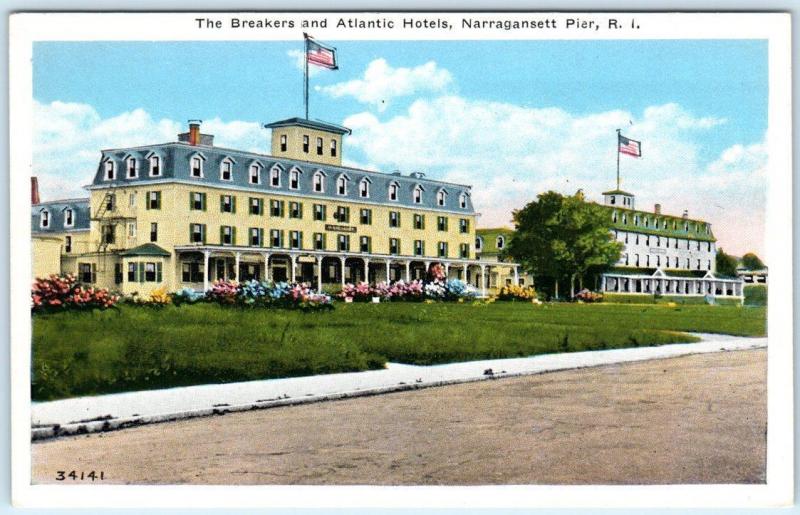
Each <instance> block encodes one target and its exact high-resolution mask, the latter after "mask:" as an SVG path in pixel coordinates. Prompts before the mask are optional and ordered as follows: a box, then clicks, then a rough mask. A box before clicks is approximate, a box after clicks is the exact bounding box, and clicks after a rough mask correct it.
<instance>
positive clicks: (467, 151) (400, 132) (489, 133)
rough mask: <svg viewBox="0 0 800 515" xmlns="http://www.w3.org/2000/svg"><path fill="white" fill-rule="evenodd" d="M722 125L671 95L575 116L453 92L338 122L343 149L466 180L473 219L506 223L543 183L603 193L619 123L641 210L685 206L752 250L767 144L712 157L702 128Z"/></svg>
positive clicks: (627, 181)
mask: <svg viewBox="0 0 800 515" xmlns="http://www.w3.org/2000/svg"><path fill="white" fill-rule="evenodd" d="M630 121H632V122H633V125H631V124H630ZM723 123H725V120H723V119H718V118H713V117H698V116H696V115H694V114H693V113H690V112H688V111H687V110H685V109H684V108H682V107H681V106H679V105H677V104H665V105H659V106H652V107H649V108H647V109H645V110H644V112H643V113H642V114H641V116H637V115H635V114H634V113H630V112H626V111H607V112H601V113H592V114H588V115H574V114H571V113H569V112H567V111H564V110H562V109H558V108H544V109H536V108H525V107H520V106H516V105H511V104H506V103H499V102H484V101H475V100H468V99H464V98H461V97H457V96H442V97H438V98H435V99H430V100H417V101H415V102H414V103H413V104H412V105H411V106H410V107H409V108H408V110H407V111H406V112H405V113H403V114H401V115H398V116H394V117H391V118H388V119H385V120H382V119H380V118H379V117H378V116H376V115H375V114H372V113H368V112H364V113H359V114H355V115H353V116H350V117H349V118H347V119H346V120H345V121H344V124H345V125H346V126H348V127H350V128H352V129H353V135H352V136H350V137H349V140H348V146H349V147H351V148H352V147H357V148H358V149H359V150H360V151H361V152H362V153H363V158H362V160H363V161H366V162H369V163H371V164H373V165H374V166H376V167H378V168H379V169H384V170H391V169H396V168H399V169H402V170H403V171H405V172H408V171H414V170H420V171H425V172H427V173H428V175H429V176H432V177H437V178H441V179H444V180H448V181H452V182H457V183H462V184H471V185H473V201H474V203H475V207H476V209H477V210H478V211H479V212H480V213H481V218H480V219H479V226H482V227H490V226H496V225H510V219H511V211H512V210H513V209H515V208H519V207H522V206H523V205H525V204H526V203H527V202H528V201H530V200H532V199H533V198H535V197H536V195H537V194H538V193H540V192H542V191H546V190H548V189H554V190H557V191H561V192H563V193H574V192H575V191H576V190H577V189H579V188H581V189H583V190H584V191H585V192H586V194H587V195H588V196H589V197H590V198H594V199H597V200H600V193H601V192H602V191H605V190H606V189H611V188H612V187H614V185H615V174H616V147H615V144H616V129H617V128H623V132H624V133H625V134H626V135H627V136H629V137H631V138H634V139H637V140H642V142H643V143H642V148H643V157H642V158H641V159H634V158H630V157H627V156H621V175H622V187H623V188H625V189H628V190H632V191H633V192H634V193H636V194H637V203H638V204H637V205H638V207H639V208H642V209H650V208H652V206H653V204H654V203H655V202H659V203H661V204H662V205H663V207H664V210H665V212H671V213H675V214H680V213H682V212H683V210H684V209H688V210H689V212H690V215H691V216H695V217H702V218H704V219H707V220H708V221H710V222H711V223H712V224H714V227H715V230H716V231H717V232H718V237H719V238H720V240H722V241H721V244H722V245H723V246H724V247H726V249H727V248H730V249H731V250H732V251H734V252H742V250H741V249H745V250H757V251H758V250H760V249H761V248H762V245H763V242H762V239H761V232H760V231H759V226H758V224H759V223H761V222H759V220H760V215H761V213H763V210H764V202H765V184H764V177H765V175H764V166H765V162H766V150H765V148H764V145H763V144H760V143H759V144H756V145H750V146H741V145H736V146H733V147H731V148H729V149H727V150H725V151H724V152H722V153H721V155H720V156H719V158H718V159H715V160H714V159H713V158H712V160H711V163H710V164H709V157H708V156H707V150H706V149H705V148H704V145H703V144H702V141H703V140H704V136H703V133H707V132H708V131H709V130H712V129H713V128H714V127H716V126H718V125H720V124H723ZM745 213H749V214H748V215H745ZM751 222H752V223H751ZM745 225H747V227H744V226H745Z"/></svg>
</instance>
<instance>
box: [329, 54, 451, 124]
mask: <svg viewBox="0 0 800 515" xmlns="http://www.w3.org/2000/svg"><path fill="white" fill-rule="evenodd" d="M452 82H453V76H452V75H451V74H450V72H449V71H447V70H445V69H443V68H440V67H438V66H437V65H436V63H435V62H434V61H429V62H427V63H425V64H422V65H420V66H416V67H414V68H393V67H392V66H391V65H389V63H387V62H386V60H385V59H375V60H374V61H372V62H371V63H369V65H367V69H366V70H365V71H364V76H363V77H362V78H360V79H354V80H350V81H347V82H340V83H337V84H333V85H331V86H324V87H320V88H317V89H318V90H320V91H322V92H324V93H326V94H328V95H330V96H332V97H334V98H339V97H345V96H349V97H353V98H355V99H356V100H358V101H359V102H362V103H364V104H371V105H373V106H375V107H376V108H377V109H378V110H379V111H383V110H385V109H386V107H387V106H388V104H389V102H390V101H391V100H392V99H394V98H397V97H402V96H408V95H412V94H414V93H419V92H421V91H433V92H442V91H445V90H446V88H447V87H448V86H449V85H450V84H451V83H452Z"/></svg>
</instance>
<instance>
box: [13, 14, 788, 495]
mask: <svg viewBox="0 0 800 515" xmlns="http://www.w3.org/2000/svg"><path fill="white" fill-rule="evenodd" d="M198 16H205V15H203V14H198V13H162V14H146V13H113V14H103V13H80V14H75V13H69V14H67V13H49V14H32V13H25V14H16V15H12V17H11V19H10V22H9V23H10V44H9V63H10V73H9V77H10V78H9V82H10V84H9V95H10V110H11V111H10V127H13V130H12V131H10V133H11V138H10V148H11V160H10V161H11V173H10V197H11V201H10V221H11V223H10V237H11V243H12V244H11V245H10V246H9V247H10V254H11V255H10V264H11V270H12V271H13V274H14V276H16V277H22V278H25V277H30V266H31V263H30V261H31V260H30V251H31V246H30V224H29V222H28V218H27V217H28V211H29V203H28V194H29V193H28V192H29V187H30V186H29V175H28V174H27V173H25V172H24V171H25V170H30V169H31V161H32V144H31V141H30V136H31V134H32V126H31V120H32V104H33V102H32V100H33V99H32V94H31V92H32V68H31V58H32V43H33V42H34V41H45V40H50V41H54V40H59V41H68V40H71V41H76V40H116V41H133V40H142V41H144V40H154V41H158V40H162V41H163V40H184V41H185V40H208V41H214V40H217V41H223V40H226V41H231V40H297V41H300V40H301V38H302V32H303V30H302V29H301V28H299V26H298V25H296V26H295V28H293V29H278V30H256V29H252V30H229V29H206V30H198V29H196V28H195V26H194V25H193V23H192V20H193V19H194V18H196V17H198ZM207 16H209V17H213V18H215V19H221V20H223V21H226V20H227V19H228V18H230V17H233V16H240V17H249V18H253V19H258V18H264V17H269V18H272V19H294V20H299V19H301V18H304V17H308V18H321V17H327V18H329V19H330V20H335V19H338V18H339V17H362V18H366V17H372V18H384V19H394V20H395V21H396V23H397V22H398V20H402V19H403V18H408V17H414V18H427V19H433V18H438V19H447V20H450V21H451V23H454V24H455V27H456V28H454V29H453V30H450V31H434V30H426V29H419V30H416V29H414V30H396V29H395V30H382V29H376V30H336V29H335V28H333V27H331V26H330V23H331V22H330V21H329V28H328V29H314V31H313V33H314V35H315V36H316V37H318V38H320V39H324V40H329V41H335V40H392V39H426V40H457V39H509V40H512V39H756V38H757V39H768V40H769V128H768V133H767V144H768V148H769V166H768V169H769V171H770V175H769V185H768V202H767V232H766V241H767V247H766V259H767V262H768V263H769V264H770V275H771V276H772V278H773V279H772V281H771V285H770V291H769V306H770V308H769V315H768V328H769V338H770V340H771V341H772V345H771V346H770V347H769V349H768V370H769V373H768V428H769V429H768V431H769V442H768V449H767V484H766V485H702V486H700V485H698V486H486V487H363V486H337V487H322V486H315V487H311V486H287V487H281V486H259V487H245V486H234V487H230V486H226V487H222V486H107V485H106V486H103V487H102V488H96V487H94V486H70V487H69V488H65V487H61V486H52V485H30V477H31V457H30V446H31V444H30V383H29V381H30V375H29V363H30V343H29V342H30V339H31V330H30V310H29V303H30V299H29V295H30V293H29V291H28V287H29V285H28V283H27V281H25V280H15V281H11V283H10V302H11V317H10V320H11V322H12V326H11V384H12V398H11V401H12V402H11V407H12V418H11V424H12V474H11V477H12V498H13V502H14V504H15V505H18V506H28V507H66V506H73V507H78V506H81V507H101V506H102V507H106V506H115V507H196V508H210V507H222V506H224V507H229V508H233V507H298V506H302V507H310V508H313V507H330V506H337V507H346V506H349V507H450V508H483V507H493V508H505V507H543V506H559V507H567V506H570V507H590V506H602V507H645V506H648V507H649V506H661V507H664V506H670V507H690V506H691V507H733V506H738V507H744V506H778V505H786V504H789V503H791V502H792V496H793V490H792V488H793V482H794V475H793V460H792V456H793V454H794V446H793V391H792V385H793V374H792V358H793V355H792V342H793V318H792V307H793V302H792V281H791V278H792V277H793V274H792V252H791V242H792V196H791V195H792V193H791V192H792V177H791V163H792V138H791V40H790V17H789V15H788V14H777V13H760V14H745V13H727V14H710V13H681V14H677V13H668V14H667V13H655V14H653V13H637V14H624V13H603V14H585V13H584V14H581V13H569V14H554V13H525V14H524V15H523V14H514V13H504V14H491V13H468V16H469V17H482V18H487V19H502V18H518V17H520V16H524V17H535V18H547V17H551V18H556V19H559V20H561V21H562V25H563V20H564V19H565V18H575V17H581V18H594V19H596V20H600V21H603V20H606V19H608V18H618V19H621V20H625V19H630V18H631V17H634V18H635V19H636V20H637V21H638V22H639V25H640V27H641V29H640V30H638V31H631V30H621V31H619V32H614V33H611V32H607V31H598V32H588V31H575V30H566V29H559V30H542V31H541V32H533V33H531V32H530V31H474V32H472V31H463V30H461V29H459V28H458V27H459V24H458V23H456V22H457V21H458V20H459V19H460V18H461V14H459V13H444V14H441V13H392V14H381V13H370V14H364V13H333V14H331V13H311V14H297V13H250V14H248V15H242V14H238V15H235V14H228V13H212V14H209V15H207ZM223 25H226V23H223ZM76 27H80V30H75V28H76Z"/></svg>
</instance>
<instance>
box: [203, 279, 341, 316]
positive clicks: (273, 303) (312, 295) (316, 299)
mask: <svg viewBox="0 0 800 515" xmlns="http://www.w3.org/2000/svg"><path fill="white" fill-rule="evenodd" d="M205 298H206V299H208V300H209V301H210V302H216V303H217V304H220V305H223V306H232V305H238V306H244V307H280V308H289V309H294V308H297V309H301V310H303V311H312V310H321V309H333V304H332V303H331V297H330V295H327V294H324V293H317V292H316V291H314V290H312V289H311V288H310V287H309V285H308V284H303V283H296V284H289V283H285V282H279V283H272V282H268V281H257V280H255V279H253V280H250V281H246V282H244V283H242V284H237V283H235V282H232V281H216V282H215V283H214V284H213V285H212V287H211V289H210V290H208V293H207V294H206V295H205Z"/></svg>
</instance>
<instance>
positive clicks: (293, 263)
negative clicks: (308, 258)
mask: <svg viewBox="0 0 800 515" xmlns="http://www.w3.org/2000/svg"><path fill="white" fill-rule="evenodd" d="M289 266H290V267H291V268H292V274H291V276H290V277H291V278H292V282H295V280H296V276H295V268H297V255H295V254H291V255H290V256H289Z"/></svg>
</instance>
